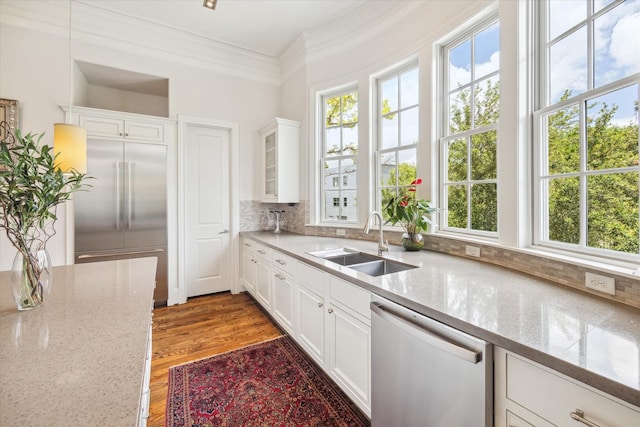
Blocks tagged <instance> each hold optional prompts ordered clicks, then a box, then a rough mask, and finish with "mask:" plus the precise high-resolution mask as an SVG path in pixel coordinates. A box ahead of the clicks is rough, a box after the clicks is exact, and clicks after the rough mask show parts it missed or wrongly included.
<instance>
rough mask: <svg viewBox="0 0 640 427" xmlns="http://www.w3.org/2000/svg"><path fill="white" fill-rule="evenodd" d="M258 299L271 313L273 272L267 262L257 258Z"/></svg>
mask: <svg viewBox="0 0 640 427" xmlns="http://www.w3.org/2000/svg"><path fill="white" fill-rule="evenodd" d="M256 298H257V299H258V301H259V302H260V304H262V306H263V307H264V308H266V309H267V311H271V270H270V269H269V265H268V264H267V261H266V260H264V259H261V258H259V257H257V258H256Z"/></svg>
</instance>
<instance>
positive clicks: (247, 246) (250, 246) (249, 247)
mask: <svg viewBox="0 0 640 427" xmlns="http://www.w3.org/2000/svg"><path fill="white" fill-rule="evenodd" d="M257 246H258V244H257V243H256V242H255V240H251V239H246V238H245V239H242V248H243V250H245V251H251V252H254V253H255V251H256V247H257Z"/></svg>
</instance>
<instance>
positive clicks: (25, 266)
mask: <svg viewBox="0 0 640 427" xmlns="http://www.w3.org/2000/svg"><path fill="white" fill-rule="evenodd" d="M51 279H52V275H51V258H49V252H47V250H46V249H38V250H34V251H30V252H29V253H28V256H25V255H24V254H22V253H21V252H18V253H17V254H16V256H15V258H14V259H13V265H12V267H11V289H12V290H13V298H14V300H15V302H16V305H17V306H18V310H30V309H32V308H35V307H38V306H40V305H42V303H43V302H44V300H45V298H46V296H47V295H48V294H49V290H50V287H51Z"/></svg>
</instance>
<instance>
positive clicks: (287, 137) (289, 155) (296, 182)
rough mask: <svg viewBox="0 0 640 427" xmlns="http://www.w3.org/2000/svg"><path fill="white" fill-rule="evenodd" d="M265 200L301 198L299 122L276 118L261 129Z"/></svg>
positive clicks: (298, 199) (263, 193)
mask: <svg viewBox="0 0 640 427" xmlns="http://www.w3.org/2000/svg"><path fill="white" fill-rule="evenodd" d="M260 144H261V152H262V167H263V170H262V171H261V173H262V177H263V183H262V201H263V202H272V203H298V202H299V201H300V156H299V150H300V123H299V122H296V121H293V120H286V119H281V118H276V119H275V120H273V121H272V122H271V123H269V125H267V126H265V127H264V128H263V129H262V130H260Z"/></svg>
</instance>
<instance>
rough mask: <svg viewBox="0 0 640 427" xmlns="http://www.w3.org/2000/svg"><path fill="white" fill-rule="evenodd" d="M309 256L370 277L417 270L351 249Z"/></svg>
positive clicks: (410, 266)
mask: <svg viewBox="0 0 640 427" xmlns="http://www.w3.org/2000/svg"><path fill="white" fill-rule="evenodd" d="M308 254H309V255H313V256H315V257H318V258H322V259H325V260H327V261H330V262H333V263H335V264H338V265H343V266H345V267H348V268H350V269H352V270H356V271H359V272H361V273H364V274H368V275H369V276H384V275H386V274H391V273H398V272H400V271H405V270H410V269H412V268H416V266H415V265H409V264H404V263H402V262H399V261H395V260H391V259H387V258H384V257H381V256H377V255H372V254H368V253H366V252H359V251H356V250H354V249H349V248H337V249H327V250H323V251H316V252H308Z"/></svg>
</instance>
